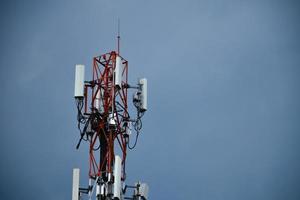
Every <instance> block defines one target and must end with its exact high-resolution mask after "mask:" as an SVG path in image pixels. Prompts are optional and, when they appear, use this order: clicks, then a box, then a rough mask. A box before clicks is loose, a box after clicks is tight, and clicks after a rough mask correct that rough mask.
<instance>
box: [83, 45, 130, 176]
mask: <svg viewBox="0 0 300 200" xmlns="http://www.w3.org/2000/svg"><path fill="white" fill-rule="evenodd" d="M117 56H120V55H118V53H117V52H115V51H112V52H110V53H106V54H103V55H101V56H97V57H94V59H93V80H92V82H90V83H89V84H85V108H84V109H85V114H86V115H89V114H91V113H93V111H94V110H95V108H96V107H95V101H96V97H97V93H98V92H100V99H101V100H100V101H101V106H102V111H101V112H100V113H101V116H103V119H101V120H100V122H99V123H98V124H97V130H96V134H93V136H92V139H91V140H90V147H89V148H90V150H89V176H90V177H92V178H95V177H97V176H101V175H103V174H106V173H112V166H113V162H114V150H115V145H118V146H119V148H120V149H121V152H122V165H123V172H122V179H123V180H124V179H125V160H126V142H125V138H124V133H126V131H127V130H126V129H127V126H124V122H123V121H122V119H124V118H125V119H126V118H128V117H129V116H128V111H127V109H128V106H127V95H128V93H127V88H126V87H121V88H117V87H116V86H115V85H114V78H113V76H114V69H115V67H116V57H117ZM120 58H121V60H122V66H123V70H122V86H125V85H127V81H128V62H127V61H126V60H125V59H123V58H122V57H121V56H120ZM117 102H118V103H117ZM117 104H118V105H119V104H121V106H122V110H121V111H118V114H117V115H116V129H113V130H112V129H107V127H106V126H107V119H108V117H109V113H110V112H111V110H112V109H117ZM88 107H89V108H88ZM100 141H104V142H102V144H101V146H100V149H101V148H103V149H104V154H105V156H102V160H100V156H101V155H100V150H97V151H94V149H96V148H97V147H98V145H100ZM115 141H117V142H116V144H115ZM104 145H105V146H104ZM95 154H98V155H96V156H95ZM101 162H102V163H101Z"/></svg>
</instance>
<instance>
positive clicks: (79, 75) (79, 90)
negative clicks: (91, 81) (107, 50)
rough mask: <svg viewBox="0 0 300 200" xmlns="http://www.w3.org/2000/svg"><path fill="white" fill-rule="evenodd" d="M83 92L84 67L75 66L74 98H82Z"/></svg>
mask: <svg viewBox="0 0 300 200" xmlns="http://www.w3.org/2000/svg"><path fill="white" fill-rule="evenodd" d="M83 90H84V65H76V68H75V91H74V96H75V98H83Z"/></svg>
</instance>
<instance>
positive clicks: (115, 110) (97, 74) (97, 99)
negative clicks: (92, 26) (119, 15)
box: [72, 34, 149, 200]
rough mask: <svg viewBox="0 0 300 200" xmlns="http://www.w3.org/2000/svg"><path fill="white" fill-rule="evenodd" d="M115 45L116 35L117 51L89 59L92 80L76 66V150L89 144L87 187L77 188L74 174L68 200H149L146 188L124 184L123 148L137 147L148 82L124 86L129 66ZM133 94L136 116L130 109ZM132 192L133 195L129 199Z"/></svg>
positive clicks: (144, 110)
mask: <svg viewBox="0 0 300 200" xmlns="http://www.w3.org/2000/svg"><path fill="white" fill-rule="evenodd" d="M119 42H120V36H119V34H118V50H117V51H111V52H109V53H106V54H103V55H100V56H96V57H94V58H93V65H92V79H91V80H90V81H85V66H84V65H76V67H75V95H74V96H75V101H76V107H77V121H78V129H79V131H80V139H79V142H78V144H77V146H76V148H77V149H78V148H79V146H80V144H81V142H82V141H86V142H87V143H88V144H89V171H88V178H89V184H88V186H87V187H80V186H79V185H80V184H79V171H80V170H79V169H73V191H72V200H79V199H84V198H88V199H97V200H110V199H114V200H123V199H133V200H140V199H144V200H147V199H148V191H149V187H148V185H147V184H146V183H141V182H137V183H135V184H134V185H131V186H130V185H126V184H125V180H126V157H127V149H133V148H134V147H135V145H136V143H137V140H138V136H139V134H140V130H141V128H142V121H141V118H142V117H143V115H144V114H145V112H146V111H147V79H145V78H141V79H139V80H138V83H137V84H135V85H130V84H129V83H128V61H127V60H126V59H124V58H123V57H122V56H121V55H120V49H119ZM131 89H132V90H133V98H132V102H133V105H134V107H135V109H136V113H135V115H134V117H132V116H131V115H130V113H129V107H128V99H129V94H130V91H129V90H131ZM132 132H135V133H136V134H135V135H134V134H132ZM131 138H134V140H133V141H131ZM130 141H131V142H130ZM117 153H119V155H117ZM130 189H131V190H133V191H132V194H131V196H127V194H126V192H128V191H129V190H130ZM85 196H86V197H85Z"/></svg>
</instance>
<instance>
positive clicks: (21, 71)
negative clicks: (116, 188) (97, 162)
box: [0, 0, 300, 200]
mask: <svg viewBox="0 0 300 200" xmlns="http://www.w3.org/2000/svg"><path fill="white" fill-rule="evenodd" d="M0 10H1V12H0V15H1V18H0V25H1V33H0V35H1V37H0V41H1V47H0V48H1V54H0V66H1V67H0V80H1V104H0V112H1V114H2V117H1V120H0V125H1V136H2V138H1V140H0V156H1V168H0V177H1V182H2V185H1V187H0V193H1V196H2V198H3V199H13V200H14V199H21V198H22V199H33V200H35V199H40V198H43V199H45V200H54V199H61V200H68V199H71V181H72V180H71V179H72V168H74V167H80V168H81V178H82V179H81V180H82V182H81V183H82V184H83V185H84V184H86V182H87V180H86V173H87V162H88V157H87V156H88V151H87V150H88V148H87V145H82V146H81V148H80V149H79V150H76V149H75V146H76V142H77V141H78V138H79V134H78V131H77V129H76V108H75V103H74V99H73V91H74V89H73V86H74V66H75V64H77V63H81V64H85V65H86V66H87V67H91V63H92V57H93V56H96V55H101V54H103V53H106V52H108V51H111V50H115V49H116V33H117V19H118V18H120V19H121V54H122V56H123V57H125V58H126V59H127V60H128V61H129V73H130V74H129V76H130V78H129V79H130V81H131V83H135V82H136V80H137V78H138V77H147V78H148V87H149V102H148V107H149V111H148V112H147V113H146V115H145V117H144V121H143V132H142V134H141V136H140V138H139V143H138V145H137V147H136V149H135V150H134V151H131V152H129V155H128V159H127V170H128V172H127V176H128V179H127V183H128V184H131V183H133V182H135V181H136V180H142V181H145V182H147V183H149V185H150V199H156V200H160V199H173V200H183V199H205V200H219V199H220V200H221V199H226V200H227V199H245V200H247V199H249V200H250V199H264V200H266V199H270V200H271V199H272V200H274V199H275V200H276V199H289V200H294V199H295V200H296V199H299V198H300V192H299V188H300V174H299V168H300V154H299V142H300V136H299V133H300V103H299V102H300V94H299V91H300V90H299V83H300V79H299V75H300V40H299V35H300V25H299V10H300V5H299V3H298V2H297V1H276V0H275V1H267V0H261V1H238V0H229V1H221V0H209V1H208V0H207V1H201V0H198V1H197V0H195V1H193V0H187V1H178V0H175V1H164V0H162V1H159V0H153V1H146V0H126V1H125V0H110V1H104V0H88V1H87V0H85V1H83V0H72V1H6V2H5V1H2V2H1V6H0ZM89 72H90V71H87V75H88V74H89Z"/></svg>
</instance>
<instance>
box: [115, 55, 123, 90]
mask: <svg viewBox="0 0 300 200" xmlns="http://www.w3.org/2000/svg"><path fill="white" fill-rule="evenodd" d="M115 86H117V87H118V88H119V89H120V88H121V87H122V60H121V57H120V56H117V58H116V67H115Z"/></svg>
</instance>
